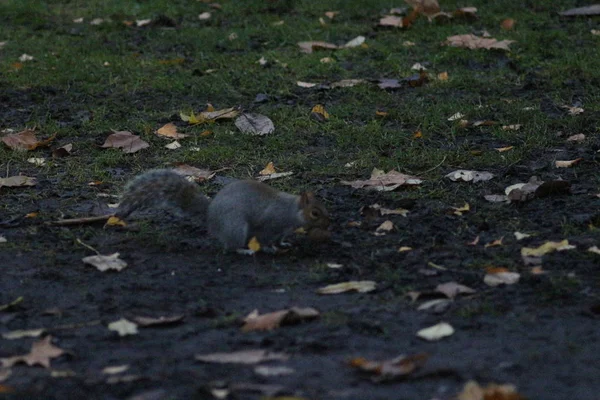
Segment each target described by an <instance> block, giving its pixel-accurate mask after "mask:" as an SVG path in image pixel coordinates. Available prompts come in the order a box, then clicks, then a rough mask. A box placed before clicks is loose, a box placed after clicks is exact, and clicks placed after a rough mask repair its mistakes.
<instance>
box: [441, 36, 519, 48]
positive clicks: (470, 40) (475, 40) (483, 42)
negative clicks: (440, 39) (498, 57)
mask: <svg viewBox="0 0 600 400" xmlns="http://www.w3.org/2000/svg"><path fill="white" fill-rule="evenodd" d="M514 42H515V41H514V40H502V41H498V40H496V39H494V38H483V37H478V36H475V35H473V34H470V33H469V34H466V35H455V36H449V37H447V38H446V41H445V42H444V43H443V44H445V45H447V46H452V47H466V48H468V49H488V50H490V49H498V50H506V51H510V48H509V47H508V46H510V44H511V43H514Z"/></svg>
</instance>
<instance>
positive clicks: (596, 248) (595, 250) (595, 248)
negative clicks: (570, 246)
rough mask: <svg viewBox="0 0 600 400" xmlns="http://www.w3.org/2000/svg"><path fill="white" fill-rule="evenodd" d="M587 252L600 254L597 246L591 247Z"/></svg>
mask: <svg viewBox="0 0 600 400" xmlns="http://www.w3.org/2000/svg"><path fill="white" fill-rule="evenodd" d="M587 251H589V252H590V253H594V254H600V249H599V248H598V246H592V247H590V248H589V249H587Z"/></svg>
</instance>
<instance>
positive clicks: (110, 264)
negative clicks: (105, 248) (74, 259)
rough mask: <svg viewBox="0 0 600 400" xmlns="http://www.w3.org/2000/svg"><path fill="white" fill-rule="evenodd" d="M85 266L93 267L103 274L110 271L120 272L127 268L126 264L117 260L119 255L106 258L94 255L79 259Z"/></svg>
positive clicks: (115, 254)
mask: <svg viewBox="0 0 600 400" xmlns="http://www.w3.org/2000/svg"><path fill="white" fill-rule="evenodd" d="M81 261H83V262H84V263H86V264H90V265H93V266H94V267H96V268H97V269H98V270H99V271H102V272H105V271H108V270H111V269H114V270H117V271H121V270H122V269H123V268H125V267H126V266H127V263H126V262H125V261H123V260H121V259H120V258H119V253H114V254H110V255H107V256H102V255H96V256H88V257H84V258H82V259H81Z"/></svg>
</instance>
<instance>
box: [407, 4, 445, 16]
mask: <svg viewBox="0 0 600 400" xmlns="http://www.w3.org/2000/svg"><path fill="white" fill-rule="evenodd" d="M405 1H406V2H407V3H408V4H409V5H411V6H412V7H413V9H414V10H415V11H417V12H419V13H421V14H423V15H425V16H427V17H431V16H433V15H435V14H437V13H439V12H440V11H441V9H440V5H439V3H438V1H437V0H405Z"/></svg>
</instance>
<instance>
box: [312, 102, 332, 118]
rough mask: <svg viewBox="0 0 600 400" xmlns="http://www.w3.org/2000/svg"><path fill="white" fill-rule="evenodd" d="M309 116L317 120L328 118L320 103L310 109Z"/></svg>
mask: <svg viewBox="0 0 600 400" xmlns="http://www.w3.org/2000/svg"><path fill="white" fill-rule="evenodd" d="M310 117H311V118H312V119H314V120H317V121H319V122H325V121H327V120H328V119H329V113H328V112H327V110H325V107H324V106H323V105H322V104H317V105H315V106H314V107H313V108H312V110H310Z"/></svg>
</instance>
